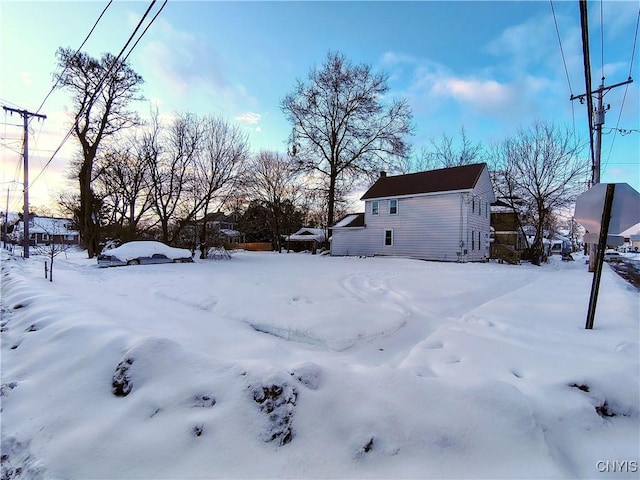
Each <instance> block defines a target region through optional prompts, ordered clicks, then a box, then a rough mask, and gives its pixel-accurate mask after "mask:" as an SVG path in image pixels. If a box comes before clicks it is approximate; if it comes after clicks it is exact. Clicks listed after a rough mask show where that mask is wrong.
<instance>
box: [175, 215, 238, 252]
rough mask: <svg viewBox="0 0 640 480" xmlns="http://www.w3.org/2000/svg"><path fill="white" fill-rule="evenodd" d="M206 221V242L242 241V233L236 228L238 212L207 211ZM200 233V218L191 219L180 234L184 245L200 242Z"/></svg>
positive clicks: (218, 243)
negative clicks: (196, 219)
mask: <svg viewBox="0 0 640 480" xmlns="http://www.w3.org/2000/svg"><path fill="white" fill-rule="evenodd" d="M205 222H206V242H207V243H208V244H210V245H225V244H229V243H242V242H244V234H243V233H242V232H240V231H238V230H237V228H236V227H237V224H238V214H236V213H232V214H229V215H227V214H225V213H223V212H215V213H209V214H207V216H206V219H205ZM201 234H202V220H198V221H191V222H189V223H188V224H187V225H186V226H185V227H184V230H183V232H182V235H181V239H182V243H183V244H184V245H189V244H196V245H198V244H200V241H201V239H200V236H201Z"/></svg>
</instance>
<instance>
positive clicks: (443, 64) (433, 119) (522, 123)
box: [0, 0, 640, 211]
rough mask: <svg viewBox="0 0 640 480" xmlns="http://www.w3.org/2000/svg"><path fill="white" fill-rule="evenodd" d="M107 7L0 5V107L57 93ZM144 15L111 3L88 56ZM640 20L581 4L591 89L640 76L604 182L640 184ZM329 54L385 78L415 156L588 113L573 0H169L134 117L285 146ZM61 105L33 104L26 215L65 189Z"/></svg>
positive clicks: (147, 40)
mask: <svg viewBox="0 0 640 480" xmlns="http://www.w3.org/2000/svg"><path fill="white" fill-rule="evenodd" d="M106 5H107V2H106V1H84V2H73V1H41V2H35V1H7V0H0V32H1V33H0V40H1V49H2V50H1V53H2V55H1V60H0V62H1V63H0V66H1V72H0V103H1V104H2V105H4V106H8V107H11V108H18V109H27V110H28V111H31V112H35V111H38V109H39V107H40V105H41V104H42V101H43V100H44V99H45V97H46V96H47V94H48V93H49V91H50V90H51V88H52V86H53V80H52V74H53V72H54V71H55V70H56V60H55V51H56V50H57V48H58V47H71V48H74V49H77V48H78V47H80V45H81V44H82V42H83V40H84V39H85V37H86V36H87V34H88V33H89V31H90V29H91V27H92V26H93V25H94V23H95V22H96V20H97V19H98V17H99V15H100V13H101V12H102V11H103V9H104V8H105V6H106ZM161 5H162V3H161V2H157V3H156V4H155V6H154V7H153V9H152V11H151V15H153V14H155V13H156V12H157V11H158V10H159V9H160V7H161ZM148 6H149V2H142V1H140V2H114V3H113V4H111V6H110V7H109V8H108V9H107V11H106V12H105V14H104V15H103V17H102V19H101V20H100V22H99V23H98V24H97V26H96V28H95V30H94V32H93V33H92V34H91V36H90V37H89V39H88V41H87V43H86V44H85V46H84V47H83V48H82V50H83V51H85V52H87V53H89V54H90V55H93V56H96V57H97V56H99V55H100V54H101V53H104V52H110V53H113V54H117V53H119V52H120V50H121V49H122V48H123V46H124V45H125V42H126V40H127V39H128V38H129V36H130V34H131V33H132V32H133V30H134V28H135V26H136V25H137V23H138V21H139V20H140V18H141V17H142V15H143V13H144V12H145V10H146V9H147V8H148ZM552 7H553V8H552ZM639 10H640V2H638V1H601V2H597V1H594V2H589V27H590V29H589V35H590V51H591V59H590V60H591V71H592V88H594V89H595V88H597V86H598V85H599V84H600V81H601V78H602V77H603V76H604V78H605V85H606V86H609V85H613V84H616V83H620V82H624V81H626V80H627V79H628V78H629V76H631V77H632V78H633V80H634V82H633V83H631V84H629V85H626V86H620V87H617V88H613V89H611V90H610V91H609V92H608V93H607V94H606V95H605V99H604V102H605V104H607V105H610V109H609V110H608V112H607V115H606V123H605V126H604V129H603V133H604V135H603V138H602V142H603V143H602V169H601V181H602V182H626V183H629V184H630V185H631V186H632V187H634V188H635V189H636V190H640V166H639V164H640V161H639V158H638V156H639V154H638V152H639V151H640V132H639V131H638V130H639V129H640V106H639V105H640V97H639V95H638V89H639V87H640V83H639V82H640V75H638V73H639V69H640V61H639V59H638V56H639V53H638V52H639V51H640V48H636V49H635V55H632V52H634V46H635V40H637V21H638V14H639ZM554 13H555V20H554ZM147 23H148V22H147ZM145 25H146V23H145ZM556 25H557V28H556ZM558 37H559V38H558ZM329 51H340V52H342V53H344V54H345V55H346V57H347V58H348V59H349V60H350V61H352V62H353V63H365V64H368V65H370V66H371V68H372V69H373V70H374V71H376V72H384V73H386V74H387V75H388V85H389V92H388V97H389V98H394V97H396V98H398V97H402V98H406V99H407V100H408V102H409V105H410V106H411V109H412V112H413V123H414V125H415V135H414V136H413V137H411V142H412V144H413V146H414V149H415V151H416V152H419V151H420V149H421V148H422V147H428V146H429V144H430V142H431V141H432V140H436V141H438V140H439V139H441V138H442V135H443V134H445V135H447V136H450V137H454V139H456V140H457V139H459V136H460V131H461V129H462V128H464V129H465V132H466V134H467V137H468V138H469V139H470V140H471V141H473V142H474V143H475V142H482V143H483V144H484V145H491V144H494V143H497V142H500V141H502V140H504V139H506V138H508V137H509V136H511V135H514V134H516V133H517V132H518V130H519V129H526V128H528V127H530V126H531V125H532V124H533V123H534V122H535V121H537V120H542V121H548V122H554V123H556V124H559V125H562V126H566V127H568V128H569V129H570V130H572V131H574V132H575V133H576V135H578V136H579V137H580V138H581V140H582V141H583V142H584V143H585V144H586V143H587V142H588V121H587V115H586V111H587V110H586V104H584V105H582V104H580V102H579V101H578V100H574V101H571V100H570V98H571V96H572V95H580V94H583V93H585V89H586V87H585V80H584V65H583V55H582V42H581V32H580V15H579V8H578V2H577V1H571V2H569V1H553V2H552V3H551V2H548V1H521V2H511V1H498V2H481V1H478V2H462V1H459V2H458V1H447V2H435V1H425V2H355V1H354V2H349V1H345V2H324V1H318V2H295V1H290V2H272V1H262V2H251V1H237V2H218V1H169V2H168V3H167V4H166V6H165V7H164V9H163V10H162V12H161V13H160V14H159V16H158V17H157V19H156V20H155V22H154V23H153V24H152V25H151V26H150V28H149V29H148V31H147V32H146V33H145V34H144V36H143V37H142V39H141V40H140V41H139V43H138V44H137V46H136V47H135V49H134V50H133V51H132V53H131V54H130V56H129V59H128V60H129V63H130V65H131V66H132V68H133V69H134V70H135V71H136V72H137V73H139V74H140V75H142V77H143V78H144V81H145V83H144V85H143V87H142V93H143V95H144V96H145V98H146V101H145V102H142V103H140V104H138V105H137V106H136V108H137V109H138V110H139V111H140V112H141V114H142V115H147V114H148V113H149V111H150V110H151V109H152V108H155V107H156V106H157V108H158V109H159V111H160V113H161V114H163V115H171V114H172V113H174V112H193V113H197V114H201V115H206V114H216V115H217V114H221V115H223V116H224V118H226V119H227V120H229V121H231V122H237V123H238V124H239V125H241V126H242V127H243V128H245V129H246V131H247V132H248V134H249V139H250V146H251V149H252V150H253V151H258V150H260V149H269V150H276V151H280V152H284V151H286V140H287V137H288V134H289V132H290V125H288V124H287V122H286V120H285V119H284V115H283V113H282V111H281V110H280V107H279V104H280V102H281V100H282V99H283V98H284V96H285V95H287V94H288V93H290V92H292V91H293V89H294V86H295V83H296V81H297V80H303V81H304V80H305V79H306V77H307V75H308V73H309V71H310V69H311V68H312V67H314V66H320V65H321V64H322V62H323V61H324V59H325V57H326V55H327V53H328V52H329ZM70 105H71V104H70V98H69V94H68V92H65V91H63V90H56V91H55V92H54V93H52V94H51V95H50V96H49V97H48V98H47V101H46V102H45V103H44V105H43V106H42V108H41V109H40V113H42V114H45V115H46V116H47V119H46V120H44V121H36V120H35V119H34V120H32V122H31V124H30V132H31V134H30V153H29V158H30V164H29V178H30V182H29V183H30V184H31V187H30V189H29V192H30V204H31V205H47V204H51V203H52V202H55V200H56V198H57V197H58V194H59V192H60V191H61V190H63V189H65V188H69V187H68V186H65V185H64V180H65V178H66V176H67V171H68V164H69V159H70V158H71V157H72V156H73V155H74V154H76V153H77V151H78V145H77V141H74V139H73V138H72V139H70V140H69V141H67V143H65V144H64V146H63V147H62V149H61V150H60V152H59V153H58V154H56V155H55V157H54V158H53V160H51V157H52V154H53V151H54V150H55V149H56V148H58V146H59V145H60V144H61V142H62V139H63V138H64V136H65V134H66V132H67V131H68V129H69V127H70V121H69V116H70V114H71V113H72V112H70ZM0 115H2V124H1V125H0V134H1V145H2V148H1V154H0V155H1V160H2V176H1V178H0V181H1V182H2V184H1V186H2V190H1V191H2V193H3V195H1V196H0V198H2V199H3V200H4V197H5V195H6V194H5V193H4V192H5V191H6V189H9V210H10V211H15V210H20V209H21V208H22V182H23V175H22V167H21V163H22V161H21V158H20V155H19V152H20V151H21V148H22V129H21V124H22V121H21V118H20V117H19V116H17V115H15V114H14V115H9V114H7V113H5V112H0ZM584 152H585V153H584V155H585V156H588V150H585V151H584ZM50 160H51V161H50ZM45 166H46V169H45V168H44V167H45ZM43 169H44V172H43ZM585 180H586V179H585ZM72 188H75V185H74V184H72ZM0 203H2V204H4V203H5V202H4V201H2V202H0ZM4 209H5V208H4V205H3V207H2V208H0V210H4Z"/></svg>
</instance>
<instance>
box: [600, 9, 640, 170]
mask: <svg viewBox="0 0 640 480" xmlns="http://www.w3.org/2000/svg"><path fill="white" fill-rule="evenodd" d="M638 25H640V8H638V16H637V18H636V31H635V33H634V35H633V47H632V48H631V60H630V61H629V80H631V73H632V72H633V60H634V57H635V55H636V44H637V43H638ZM628 91H629V84H628V83H627V85H626V87H625V89H624V94H623V96H622V104H621V105H620V111H619V112H618V120H617V121H616V128H615V131H614V134H613V138H612V139H611V145H610V146H609V153H608V154H607V160H606V162H605V167H606V166H607V165H608V163H609V159H610V158H611V152H613V145H614V143H615V141H616V136H617V133H618V131H619V130H621V129H619V128H618V127H619V126H620V119H621V118H622V110H623V109H624V103H625V101H626V99H627V92H628ZM633 131H634V130H631V131H629V132H628V133H631V132H633ZM625 132H626V131H625ZM620 134H621V135H626V134H627V133H623V132H622V131H620Z"/></svg>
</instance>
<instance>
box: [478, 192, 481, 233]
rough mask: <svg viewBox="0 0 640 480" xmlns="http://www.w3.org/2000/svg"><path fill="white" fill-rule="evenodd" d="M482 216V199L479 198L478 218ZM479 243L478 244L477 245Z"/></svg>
mask: <svg viewBox="0 0 640 480" xmlns="http://www.w3.org/2000/svg"><path fill="white" fill-rule="evenodd" d="M481 215H482V199H481V198H479V199H478V216H479V217H480V216H481ZM479 243H480V242H478V244H479Z"/></svg>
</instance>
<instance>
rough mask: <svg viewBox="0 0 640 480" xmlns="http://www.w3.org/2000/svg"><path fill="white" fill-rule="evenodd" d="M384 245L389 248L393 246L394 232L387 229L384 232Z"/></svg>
mask: <svg viewBox="0 0 640 480" xmlns="http://www.w3.org/2000/svg"><path fill="white" fill-rule="evenodd" d="M384 244H385V246H387V247H390V246H392V245H393V230H391V229H387V230H385V231H384Z"/></svg>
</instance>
